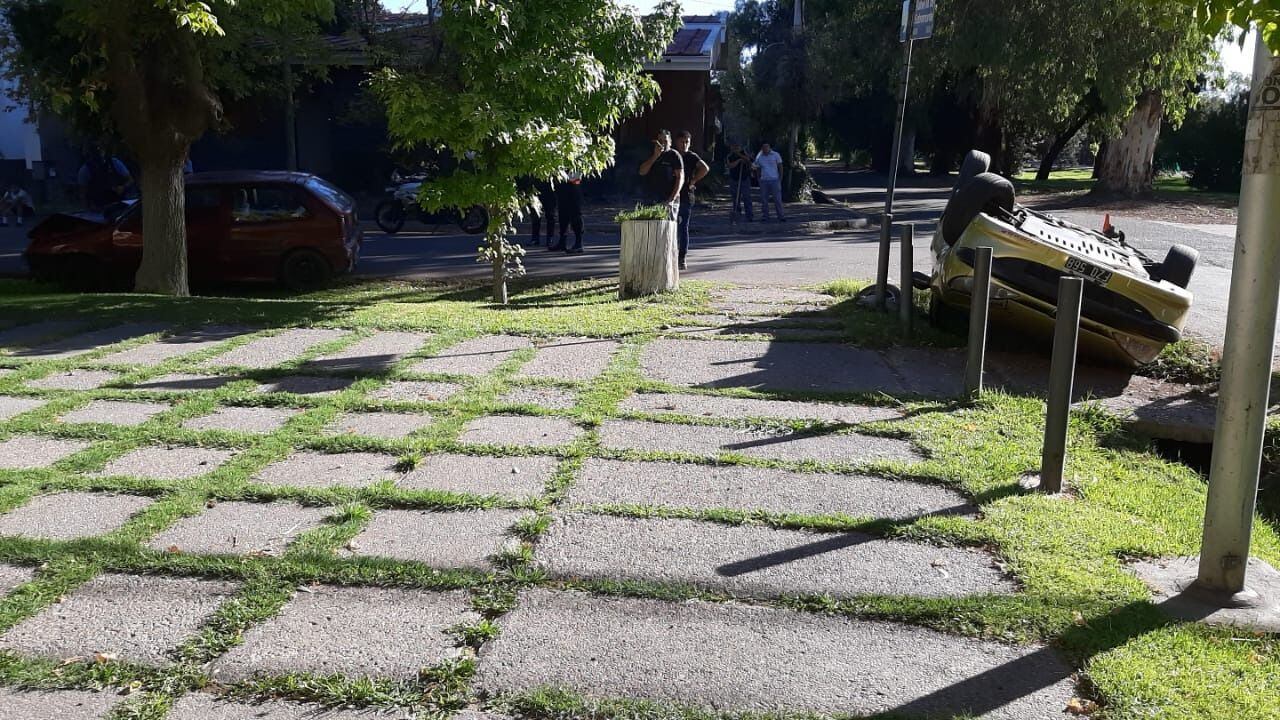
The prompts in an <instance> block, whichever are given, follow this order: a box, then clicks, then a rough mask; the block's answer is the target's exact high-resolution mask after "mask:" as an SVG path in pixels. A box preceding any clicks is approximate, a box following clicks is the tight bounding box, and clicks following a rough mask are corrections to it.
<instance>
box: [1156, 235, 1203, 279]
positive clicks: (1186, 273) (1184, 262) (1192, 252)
mask: <svg viewBox="0 0 1280 720" xmlns="http://www.w3.org/2000/svg"><path fill="white" fill-rule="evenodd" d="M1199 260H1200V251H1199V250H1196V249H1195V248H1193V247H1188V246H1186V245H1174V246H1173V247H1171V248H1169V252H1168V253H1167V254H1166V255H1165V256H1164V262H1162V263H1160V265H1159V266H1158V267H1157V268H1156V272H1155V275H1156V278H1157V279H1158V280H1168V281H1169V282H1171V283H1173V284H1174V285H1177V286H1178V287H1180V288H1185V287H1186V286H1187V285H1190V284H1191V275H1192V273H1194V272H1195V270H1196V263H1197V262H1198V261H1199Z"/></svg>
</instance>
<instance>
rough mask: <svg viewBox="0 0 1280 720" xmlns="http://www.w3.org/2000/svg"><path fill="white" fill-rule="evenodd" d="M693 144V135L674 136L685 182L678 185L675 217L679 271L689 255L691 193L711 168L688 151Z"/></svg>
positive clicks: (689, 133) (686, 132)
mask: <svg viewBox="0 0 1280 720" xmlns="http://www.w3.org/2000/svg"><path fill="white" fill-rule="evenodd" d="M692 143H693V133H691V132H689V131H688V130H681V131H680V133H679V134H678V135H676V150H678V151H679V152H680V159H681V160H683V161H684V167H685V173H684V177H685V182H684V183H682V184H681V185H680V210H679V212H678V213H677V215H676V218H677V220H676V222H677V223H678V224H677V228H676V233H677V235H676V236H677V238H678V242H679V246H680V269H681V270H683V269H684V257H685V255H688V254H689V221H690V220H691V219H692V218H693V192H694V190H696V189H697V184H698V181H699V180H702V178H704V177H706V176H707V172H709V171H710V170H711V168H709V167H707V164H706V163H705V162H703V161H702V158H700V157H698V153H696V152H693V151H692V150H690V149H689V145H690V144H692Z"/></svg>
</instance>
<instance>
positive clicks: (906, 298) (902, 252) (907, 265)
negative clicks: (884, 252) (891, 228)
mask: <svg viewBox="0 0 1280 720" xmlns="http://www.w3.org/2000/svg"><path fill="white" fill-rule="evenodd" d="M915 237H916V225H915V223H905V224H904V225H903V226H902V243H901V247H900V248H899V250H898V254H899V256H900V257H901V259H902V263H901V265H902V280H901V286H900V287H901V295H900V296H899V298H898V318H899V319H900V320H901V321H902V334H903V335H906V336H908V337H910V336H911V330H912V328H911V321H912V318H913V317H914V316H915V309H916V308H915V305H916V304H915V293H916V291H915V288H914V287H913V285H914V282H913V280H912V277H911V275H912V273H913V272H915V257H914V254H915V253H914V252H913V251H914V249H915V248H913V247H912V243H913V242H915Z"/></svg>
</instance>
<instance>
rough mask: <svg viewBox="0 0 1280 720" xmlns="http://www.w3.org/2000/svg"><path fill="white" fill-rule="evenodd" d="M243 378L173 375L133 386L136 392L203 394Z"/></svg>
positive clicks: (189, 374) (186, 374)
mask: <svg viewBox="0 0 1280 720" xmlns="http://www.w3.org/2000/svg"><path fill="white" fill-rule="evenodd" d="M240 379H241V378H238V377H233V376H231V375H197V374H193V373H171V374H169V375H162V376H160V377H158V378H152V379H150V380H143V381H142V382H140V383H136V384H134V385H131V386H130V387H132V388H133V389H134V390H150V391H153V392H181V393H188V392H201V391H205V390H218V389H220V388H223V387H226V386H227V385H230V384H231V383H233V382H236V381H238V380H240Z"/></svg>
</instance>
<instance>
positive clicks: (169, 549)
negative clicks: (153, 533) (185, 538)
mask: <svg viewBox="0 0 1280 720" xmlns="http://www.w3.org/2000/svg"><path fill="white" fill-rule="evenodd" d="M164 551H165V552H167V553H170V554H172V555H181V554H182V548H180V547H178V546H177V545H170V546H169V547H167V548H165V549H164Z"/></svg>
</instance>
